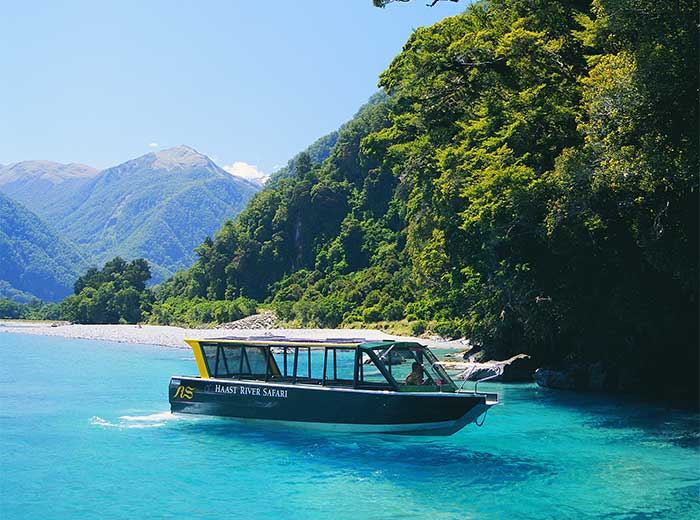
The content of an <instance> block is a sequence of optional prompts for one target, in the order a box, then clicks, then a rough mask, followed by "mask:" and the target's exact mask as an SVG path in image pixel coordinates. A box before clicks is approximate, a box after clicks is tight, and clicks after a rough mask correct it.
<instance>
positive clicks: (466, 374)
mask: <svg viewBox="0 0 700 520" xmlns="http://www.w3.org/2000/svg"><path fill="white" fill-rule="evenodd" d="M463 364H464V365H468V366H467V368H465V369H464V370H463V371H462V372H460V373H459V374H457V375H456V376H454V377H455V379H459V380H460V381H464V380H466V381H479V380H480V379H485V378H487V377H488V378H491V379H490V380H491V381H498V380H500V376H501V373H502V369H501V367H500V366H499V365H497V364H489V363H463Z"/></svg>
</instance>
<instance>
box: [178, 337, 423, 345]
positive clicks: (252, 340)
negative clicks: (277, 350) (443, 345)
mask: <svg viewBox="0 0 700 520" xmlns="http://www.w3.org/2000/svg"><path fill="white" fill-rule="evenodd" d="M185 341H186V342H187V343H190V342H196V343H199V342H209V341H211V342H216V343H233V344H236V343H240V344H246V345H250V344H253V345H279V346H290V347H307V346H308V347H347V348H357V347H360V348H376V347H382V346H391V345H393V344H399V343H400V344H410V345H418V343H416V342H414V341H403V340H395V339H380V340H377V339H366V338H324V339H319V338H298V337H288V336H223V337H218V338H201V339H186V340H185Z"/></svg>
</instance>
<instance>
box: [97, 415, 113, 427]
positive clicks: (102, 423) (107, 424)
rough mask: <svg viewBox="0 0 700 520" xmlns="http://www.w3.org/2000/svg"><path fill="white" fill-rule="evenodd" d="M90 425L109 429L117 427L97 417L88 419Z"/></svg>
mask: <svg viewBox="0 0 700 520" xmlns="http://www.w3.org/2000/svg"><path fill="white" fill-rule="evenodd" d="M90 424H92V425H93V426H105V427H109V428H117V427H119V425H118V424H114V423H112V422H109V421H107V420H106V419H103V418H102V417H98V416H97V415H93V416H92V417H91V418H90Z"/></svg>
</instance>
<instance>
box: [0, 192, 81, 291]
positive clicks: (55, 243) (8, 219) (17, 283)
mask: <svg viewBox="0 0 700 520" xmlns="http://www.w3.org/2000/svg"><path fill="white" fill-rule="evenodd" d="M84 268H85V261H84V259H83V257H82V256H81V255H80V254H79V253H78V252H77V251H76V249H75V248H74V247H73V246H71V245H69V244H67V243H66V242H64V241H63V240H62V239H61V238H60V237H58V236H57V235H56V234H55V233H54V232H53V231H52V230H51V228H50V227H49V226H48V225H47V224H46V223H45V222H43V221H42V220H40V219H39V217H37V216H36V215H35V214H33V213H32V212H31V211H29V210H28V209H27V208H25V207H24V206H22V205H21V204H19V203H18V202H16V201H13V200H12V199H10V198H8V197H6V196H5V195H2V194H0V297H3V298H4V297H8V298H12V299H15V300H18V301H26V300H29V299H31V298H32V297H33V298H38V299H41V300H46V301H58V300H60V299H61V298H63V297H65V296H67V295H69V294H70V293H71V292H72V288H73V281H74V280H75V279H76V278H77V276H78V274H79V273H80V272H81V270H82V269H84Z"/></svg>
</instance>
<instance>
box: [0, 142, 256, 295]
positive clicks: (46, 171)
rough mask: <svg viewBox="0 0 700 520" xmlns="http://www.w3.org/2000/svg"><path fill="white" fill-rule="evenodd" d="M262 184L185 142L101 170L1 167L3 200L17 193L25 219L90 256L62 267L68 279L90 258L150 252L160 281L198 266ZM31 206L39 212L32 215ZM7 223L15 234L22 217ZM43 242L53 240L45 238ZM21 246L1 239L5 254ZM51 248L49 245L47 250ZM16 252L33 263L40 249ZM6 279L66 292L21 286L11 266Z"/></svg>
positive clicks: (5, 229)
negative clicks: (208, 243)
mask: <svg viewBox="0 0 700 520" xmlns="http://www.w3.org/2000/svg"><path fill="white" fill-rule="evenodd" d="M258 189H259V186H257V185H256V184H254V183H252V182H249V181H247V180H245V179H242V178H239V177H235V176H233V175H231V174H230V173H228V172H226V171H224V170H223V169H222V168H220V167H219V166H217V165H216V164H215V163H214V162H213V161H212V160H211V159H209V158H208V157H207V156H205V155H203V154H201V153H199V152H197V151H196V150H194V149H193V148H190V147H188V146H184V145H181V146H177V147H174V148H170V149H167V150H162V151H158V152H152V153H148V154H146V155H143V156H141V157H138V158H136V159H132V160H130V161H127V162H124V163H122V164H119V165H117V166H114V167H112V168H107V169H105V170H102V171H98V170H97V169H95V168H92V167H90V166H86V165H83V164H77V163H71V164H60V163H56V162H51V161H23V162H19V163H16V164H12V165H8V166H0V193H4V194H5V195H6V196H7V197H9V199H8V198H7V197H4V199H3V200H4V204H5V205H6V206H8V207H9V205H10V204H12V201H11V200H10V199H13V200H14V201H15V204H13V207H15V206H16V207H20V208H22V209H21V210H16V212H15V213H16V214H17V215H21V218H20V219H19V220H22V221H27V222H29V221H31V222H32V226H33V227H36V226H38V225H39V224H37V222H41V221H43V222H45V224H43V226H39V227H42V228H43V229H44V230H46V232H47V233H49V232H50V233H53V234H54V235H55V238H54V240H55V242H56V243H57V244H65V246H66V247H68V248H71V249H73V251H79V255H80V256H81V257H83V258H84V259H85V260H84V261H83V262H82V263H81V262H76V263H73V265H74V269H73V270H72V272H71V273H70V274H68V273H63V271H61V273H63V274H62V275H61V276H60V278H61V279H62V280H65V279H67V278H71V275H73V279H74V277H75V276H77V273H78V272H79V271H80V270H81V269H84V268H85V267H86V266H87V265H93V266H98V265H101V264H102V263H104V262H105V261H107V260H109V259H111V258H113V257H114V256H122V257H123V258H125V259H131V258H141V257H142V258H145V259H147V260H148V261H149V264H150V265H151V270H152V272H153V281H154V282H159V281H161V280H163V279H165V278H167V277H168V276H170V275H172V274H173V273H174V272H175V271H177V270H178V269H182V268H185V267H188V266H189V265H191V264H192V263H193V262H194V260H195V259H196V254H195V253H194V248H195V247H197V246H198V245H199V244H200V243H201V242H202V240H204V238H206V237H207V236H211V235H213V234H214V233H215V232H216V230H218V229H219V227H220V226H221V224H222V223H223V222H224V221H225V220H227V219H231V218H233V217H235V216H236V215H237V214H238V213H239V212H240V211H241V210H242V209H243V208H244V207H245V205H246V204H247V202H248V200H250V198H251V197H252V196H253V195H254V194H255V192H256V191H258ZM30 212H32V213H34V214H35V215H33V216H29V214H30ZM1 224H2V225H1V227H0V232H2V233H4V235H6V236H14V231H16V230H15V229H14V227H13V226H17V225H18V219H13V220H10V219H9V218H8V219H5V220H3V221H2V223H1ZM49 230H51V231H49ZM23 236H25V238H24V239H23V240H24V242H23V243H24V244H25V245H26V244H28V243H29V242H31V240H30V239H27V238H26V237H31V236H32V235H27V234H26V233H25V234H24V235H23ZM27 240H29V242H27ZM13 244H14V245H15V246H16V245H17V243H16V242H13ZM40 244H43V245H46V240H43V241H41V242H40ZM22 247H24V246H22ZM22 247H20V249H21V248H22ZM37 247H39V248H40V249H41V247H42V246H41V245H37ZM61 248H62V246H61ZM16 250H17V249H16V247H13V248H10V246H9V245H8V243H1V244H0V255H2V257H5V256H7V255H10V252H11V251H16ZM52 254H53V252H50V251H46V255H47V256H48V257H51V255H52ZM17 258H18V259H19V260H18V262H19V264H22V265H24V267H25V268H26V269H30V270H31V268H32V267H33V260H32V259H33V258H35V256H34V257H32V256H30V257H27V256H24V257H23V256H21V255H20V256H19V257H17ZM31 279H33V278H31ZM2 280H4V281H5V282H8V283H9V284H10V285H11V286H12V287H14V288H15V289H20V290H22V291H25V292H28V293H30V294H33V295H35V296H38V297H40V298H43V299H57V298H60V297H61V295H64V294H63V293H64V292H65V291H63V292H62V291H53V290H51V291H47V290H44V289H43V288H42V287H39V286H37V285H36V284H32V283H28V284H27V283H20V285H21V287H18V286H17V285H16V284H17V283H19V282H18V280H17V278H16V277H11V276H10V275H9V274H5V273H4V272H3V274H1V275H0V281H2ZM71 284H72V281H71V282H70V284H69V285H71ZM6 292H7V291H6Z"/></svg>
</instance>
